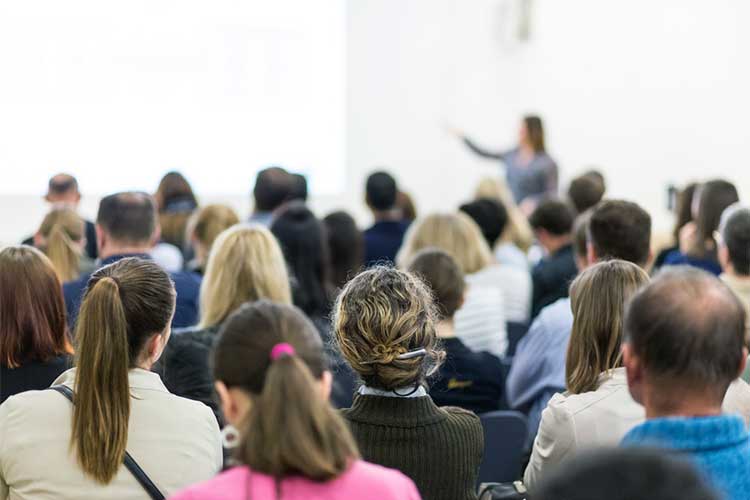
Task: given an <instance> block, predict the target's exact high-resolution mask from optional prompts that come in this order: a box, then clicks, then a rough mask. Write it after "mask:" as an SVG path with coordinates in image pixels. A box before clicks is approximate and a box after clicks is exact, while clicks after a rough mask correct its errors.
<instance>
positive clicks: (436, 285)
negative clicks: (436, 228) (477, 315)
mask: <svg viewBox="0 0 750 500" xmlns="http://www.w3.org/2000/svg"><path fill="white" fill-rule="evenodd" d="M406 270H407V271H409V272H410V273H414V274H416V275H417V276H419V277H420V278H421V279H422V281H424V282H425V284H427V285H428V286H429V287H430V288H431V289H432V295H433V299H434V302H435V307H437V310H438V314H439V315H440V317H441V319H450V318H452V317H453V315H454V314H456V311H457V310H458V308H459V307H461V303H462V302H463V298H464V290H465V289H466V283H465V281H464V273H463V272H462V271H461V268H460V267H458V263H457V262H456V260H455V259H454V258H453V257H451V256H450V255H449V254H448V253H447V252H444V251H443V250H440V249H438V248H429V247H428V248H424V249H422V250H420V251H419V252H417V253H416V254H414V257H412V259H411V262H409V263H408V265H407V266H406Z"/></svg>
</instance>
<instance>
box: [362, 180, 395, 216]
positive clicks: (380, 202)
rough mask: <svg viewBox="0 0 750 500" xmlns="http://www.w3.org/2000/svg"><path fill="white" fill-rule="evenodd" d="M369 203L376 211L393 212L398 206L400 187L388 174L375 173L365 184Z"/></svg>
mask: <svg viewBox="0 0 750 500" xmlns="http://www.w3.org/2000/svg"><path fill="white" fill-rule="evenodd" d="M365 192H366V195H367V203H368V204H369V205H370V206H371V207H372V208H373V209H375V210H391V209H392V208H393V207H395V206H396V197H397V196H398V186H397V185H396V179H394V178H393V176H392V175H391V174H389V173H388V172H383V171H379V172H374V173H372V174H370V176H369V177H368V178H367V183H366V184H365Z"/></svg>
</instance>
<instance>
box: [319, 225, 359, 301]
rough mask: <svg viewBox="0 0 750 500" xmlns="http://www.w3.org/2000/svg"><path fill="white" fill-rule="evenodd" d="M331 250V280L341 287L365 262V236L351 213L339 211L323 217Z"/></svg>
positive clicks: (334, 284) (337, 286) (335, 285)
mask: <svg viewBox="0 0 750 500" xmlns="http://www.w3.org/2000/svg"><path fill="white" fill-rule="evenodd" d="M323 225H324V226H325V228H326V234H327V236H328V247H329V249H330V251H331V281H332V282H333V286H334V287H336V288H338V289H340V288H343V286H344V285H345V284H346V282H347V281H349V280H350V279H351V278H353V277H354V275H355V274H357V273H358V272H359V271H360V270H361V269H362V266H363V264H364V238H363V237H362V232H361V231H360V230H359V228H358V227H357V223H356V222H355V221H354V219H353V218H352V216H351V215H349V214H348V213H346V212H343V211H339V212H333V213H330V214H328V215H327V216H325V217H324V218H323Z"/></svg>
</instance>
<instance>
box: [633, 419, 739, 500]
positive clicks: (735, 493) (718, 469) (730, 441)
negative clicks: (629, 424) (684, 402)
mask: <svg viewBox="0 0 750 500" xmlns="http://www.w3.org/2000/svg"><path fill="white" fill-rule="evenodd" d="M637 445H645V446H661V447H665V448H668V449H672V450H676V451H679V452H682V453H685V454H686V455H687V456H689V457H690V458H691V459H693V460H694V462H695V464H696V465H697V466H698V468H699V469H700V470H701V471H702V472H703V473H704V474H705V475H706V477H707V479H708V481H709V482H710V483H712V484H713V485H714V486H715V487H716V488H717V489H718V490H719V491H721V492H723V493H724V494H725V498H727V500H746V499H747V498H748V497H749V496H750V438H749V437H748V433H747V430H746V429H745V422H744V420H743V419H742V418H741V417H739V416H734V415H720V416H715V417H693V418H686V417H667V418H655V419H652V420H647V421H646V422H644V423H643V424H641V425H639V426H637V427H635V428H634V429H632V430H631V431H630V432H628V433H627V434H626V435H625V437H624V438H623V440H622V446H637Z"/></svg>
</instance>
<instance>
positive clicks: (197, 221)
mask: <svg viewBox="0 0 750 500" xmlns="http://www.w3.org/2000/svg"><path fill="white" fill-rule="evenodd" d="M239 222H240V218H239V217H238V216H237V212H235V211H234V209H233V208H232V207H230V206H227V205H221V204H213V205H205V206H203V207H201V208H199V209H197V210H196V211H195V212H193V215H192V216H191V217H190V220H189V221H188V225H187V232H188V238H187V239H188V241H190V240H193V239H195V241H196V242H197V244H198V245H200V246H201V247H202V250H201V252H205V255H202V256H201V255H197V257H199V258H201V257H202V259H203V260H205V259H207V258H208V253H209V252H210V251H211V247H212V246H213V244H214V241H216V238H217V237H218V236H219V234H221V233H222V231H224V230H226V229H229V228H230V227H232V226H234V225H235V224H239ZM201 252H199V251H198V250H197V249H196V253H201ZM200 264H201V265H202V266H203V265H205V264H206V263H205V262H201V263H200Z"/></svg>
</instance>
